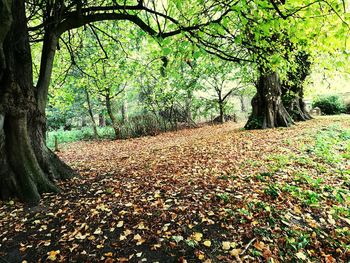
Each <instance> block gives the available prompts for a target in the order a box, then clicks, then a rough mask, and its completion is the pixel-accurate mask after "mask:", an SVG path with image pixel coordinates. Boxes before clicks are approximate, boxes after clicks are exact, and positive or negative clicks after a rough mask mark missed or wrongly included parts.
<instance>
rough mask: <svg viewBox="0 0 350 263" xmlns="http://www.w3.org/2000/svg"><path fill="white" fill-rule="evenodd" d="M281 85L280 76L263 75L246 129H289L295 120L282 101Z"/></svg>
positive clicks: (274, 74) (253, 100) (274, 73)
mask: <svg viewBox="0 0 350 263" xmlns="http://www.w3.org/2000/svg"><path fill="white" fill-rule="evenodd" d="M281 94H282V91H281V85H280V80H279V77H278V74H277V73H276V72H273V73H265V74H261V76H260V78H259V82H258V85H257V93H256V95H255V96H254V98H253V99H252V107H253V109H252V114H251V115H250V117H249V119H248V122H247V124H246V125H245V128H246V129H266V128H275V127H289V126H291V125H292V124H293V120H292V118H291V116H290V115H289V113H288V112H287V110H286V109H285V107H284V106H283V103H282V100H281Z"/></svg>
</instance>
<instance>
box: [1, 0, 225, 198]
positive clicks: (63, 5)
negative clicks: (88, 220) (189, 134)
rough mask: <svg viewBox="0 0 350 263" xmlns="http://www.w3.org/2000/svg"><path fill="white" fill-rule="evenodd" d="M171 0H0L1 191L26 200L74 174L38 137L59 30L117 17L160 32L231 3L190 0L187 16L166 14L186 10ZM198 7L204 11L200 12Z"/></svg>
mask: <svg viewBox="0 0 350 263" xmlns="http://www.w3.org/2000/svg"><path fill="white" fill-rule="evenodd" d="M176 4H178V5H180V3H179V2H176V3H175V6H171V8H170V7H168V8H166V7H159V6H154V8H152V7H150V6H149V5H147V4H145V3H144V1H142V0H139V1H138V2H137V3H136V4H135V5H127V4H122V5H120V4H117V3H116V1H101V2H98V3H95V5H93V4H92V3H90V2H86V1H79V0H74V1H73V0H71V1H63V0H57V1H28V2H26V1H24V0H13V1H11V0H0V14H1V16H0V17H1V19H0V28H1V30H0V47H1V48H0V97H1V102H0V116H1V117H0V119H1V121H0V124H1V126H0V163H1V166H0V185H1V186H0V195H1V197H2V198H6V197H8V196H11V195H13V196H18V197H20V198H21V199H22V200H25V201H27V202H30V203H38V201H39V200H40V194H41V193H43V192H52V191H54V192H57V191H58V188H57V187H56V186H55V184H54V179H64V178H69V177H71V176H73V175H74V172H73V170H72V169H71V168H69V167H68V166H67V165H66V164H64V163H63V162H62V161H61V160H59V159H58V157H57V156H56V155H55V154H54V153H53V152H52V151H51V150H50V149H48V148H47V146H46V142H45V140H46V139H45V131H46V118H45V108H46V104H47V96H48V87H49V84H50V79H51V73H52V66H53V61H54V57H55V53H56V50H57V47H59V40H60V37H61V36H62V34H63V33H64V32H67V31H69V30H72V29H74V28H78V27H81V26H84V25H87V24H89V23H93V22H96V21H102V20H124V21H130V22H131V23H134V24H135V25H137V26H139V27H140V28H141V29H142V30H144V31H145V32H147V33H148V34H150V35H152V36H154V37H158V38H166V37H170V36H174V35H177V34H180V33H182V32H184V31H189V30H196V29H198V28H201V27H203V26H206V25H208V24H211V23H215V22H216V23H217V22H218V21H220V20H221V19H222V16H224V15H225V14H227V13H228V12H230V10H231V8H230V5H225V4H222V5H220V6H221V8H219V9H217V5H216V4H213V3H210V4H209V5H207V4H206V5H205V6H204V7H203V6H202V4H201V1H198V2H197V3H194V2H193V1H192V2H191V4H192V5H193V8H192V9H191V14H190V15H191V16H192V17H193V18H194V17H195V20H196V23H194V22H193V20H194V19H192V20H191V21H190V22H188V20H187V18H186V16H183V14H181V15H179V16H178V17H179V19H176V18H173V17H171V16H170V15H171V14H170V11H169V10H176V12H177V14H176V13H174V16H176V15H178V14H179V10H186V9H182V8H180V7H179V8H177V6H176ZM210 5H211V6H210ZM173 7H174V8H173ZM26 8H27V9H26ZM203 8H205V10H206V12H201V10H203ZM164 9H166V10H164ZM168 11H169V12H168ZM27 12H28V13H29V17H28V19H27V17H26V13H27ZM174 12H175V11H174ZM212 17H214V18H215V19H212ZM143 18H144V19H145V20H146V21H147V23H146V22H144V20H143ZM154 28H157V29H154ZM29 32H31V37H35V36H37V37H38V38H37V39H36V41H40V40H42V41H43V43H42V52H41V64H40V72H39V77H38V81H37V83H36V86H34V83H33V70H32V57H31V47H30V44H29V41H30V38H29ZM33 40H34V39H33ZM34 41H35V40H34Z"/></svg>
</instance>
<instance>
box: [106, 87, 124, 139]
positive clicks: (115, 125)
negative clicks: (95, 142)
mask: <svg viewBox="0 0 350 263" xmlns="http://www.w3.org/2000/svg"><path fill="white" fill-rule="evenodd" d="M106 108H107V112H108V116H109V118H110V119H111V122H112V127H113V130H114V134H115V138H116V139H119V138H120V137H121V134H120V128H119V125H118V120H117V118H116V117H115V115H114V113H113V111H112V105H111V98H110V96H109V95H108V94H107V96H106Z"/></svg>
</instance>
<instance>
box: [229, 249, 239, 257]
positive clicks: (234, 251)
mask: <svg viewBox="0 0 350 263" xmlns="http://www.w3.org/2000/svg"><path fill="white" fill-rule="evenodd" d="M241 252H242V249H240V248H236V249H232V250H231V251H230V255H231V256H234V257H237V256H239V254H241Z"/></svg>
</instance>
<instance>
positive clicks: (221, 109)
mask: <svg viewBox="0 0 350 263" xmlns="http://www.w3.org/2000/svg"><path fill="white" fill-rule="evenodd" d="M219 114H220V115H219V122H220V123H224V122H225V111H224V102H223V101H222V100H219Z"/></svg>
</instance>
